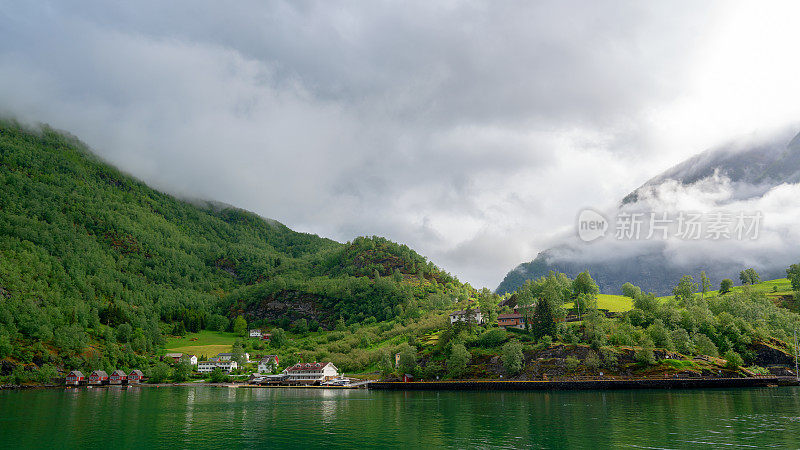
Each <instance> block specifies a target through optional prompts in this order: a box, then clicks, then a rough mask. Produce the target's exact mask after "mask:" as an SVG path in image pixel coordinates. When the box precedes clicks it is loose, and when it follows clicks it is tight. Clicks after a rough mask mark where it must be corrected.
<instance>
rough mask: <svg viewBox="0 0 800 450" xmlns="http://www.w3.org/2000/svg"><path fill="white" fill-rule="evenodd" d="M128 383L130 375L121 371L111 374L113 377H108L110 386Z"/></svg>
mask: <svg viewBox="0 0 800 450" xmlns="http://www.w3.org/2000/svg"><path fill="white" fill-rule="evenodd" d="M126 381H128V375H127V374H126V373H125V372H123V371H121V370H119V369H117V370H115V371H113V372H111V375H109V376H108V383H109V384H123V383H125V382H126Z"/></svg>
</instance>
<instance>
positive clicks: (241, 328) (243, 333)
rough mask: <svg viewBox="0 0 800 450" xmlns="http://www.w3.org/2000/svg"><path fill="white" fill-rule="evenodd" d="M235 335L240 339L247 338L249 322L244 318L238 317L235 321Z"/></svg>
mask: <svg viewBox="0 0 800 450" xmlns="http://www.w3.org/2000/svg"><path fill="white" fill-rule="evenodd" d="M233 334H235V335H237V336H240V337H247V321H246V320H244V317H242V316H237V317H236V319H234V321H233Z"/></svg>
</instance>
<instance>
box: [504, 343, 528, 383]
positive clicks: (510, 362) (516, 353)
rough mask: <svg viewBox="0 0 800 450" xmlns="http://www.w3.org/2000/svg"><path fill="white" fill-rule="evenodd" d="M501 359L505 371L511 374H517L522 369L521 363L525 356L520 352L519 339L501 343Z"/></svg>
mask: <svg viewBox="0 0 800 450" xmlns="http://www.w3.org/2000/svg"><path fill="white" fill-rule="evenodd" d="M501 359H502V360H503V368H505V370H506V372H508V373H509V374H511V375H516V374H518V373H519V372H520V371H521V370H522V363H523V362H524V360H525V356H524V355H523V354H522V344H520V343H519V341H510V342H506V344H505V345H503V353H502V355H501Z"/></svg>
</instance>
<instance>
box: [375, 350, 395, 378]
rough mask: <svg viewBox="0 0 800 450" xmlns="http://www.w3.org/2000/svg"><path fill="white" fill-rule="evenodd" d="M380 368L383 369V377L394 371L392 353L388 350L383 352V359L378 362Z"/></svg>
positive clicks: (387, 376)
mask: <svg viewBox="0 0 800 450" xmlns="http://www.w3.org/2000/svg"><path fill="white" fill-rule="evenodd" d="M378 368H379V369H380V371H381V378H383V379H386V378H389V376H390V375H391V374H392V372H394V363H392V355H391V353H389V351H388V350H384V351H382V352H381V360H380V362H379V363H378Z"/></svg>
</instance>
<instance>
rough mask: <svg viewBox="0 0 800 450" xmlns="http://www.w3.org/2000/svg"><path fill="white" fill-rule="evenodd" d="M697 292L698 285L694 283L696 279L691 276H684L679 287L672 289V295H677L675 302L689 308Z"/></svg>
mask: <svg viewBox="0 0 800 450" xmlns="http://www.w3.org/2000/svg"><path fill="white" fill-rule="evenodd" d="M695 291H697V284H696V283H695V282H694V278H692V277H691V275H684V276H683V277H681V279H680V281H679V282H678V285H677V286H675V287H674V288H673V289H672V294H673V295H675V300H677V301H678V302H680V303H681V304H682V305H684V306H688V305H690V304H691V303H692V300H693V299H694V293H695Z"/></svg>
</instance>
